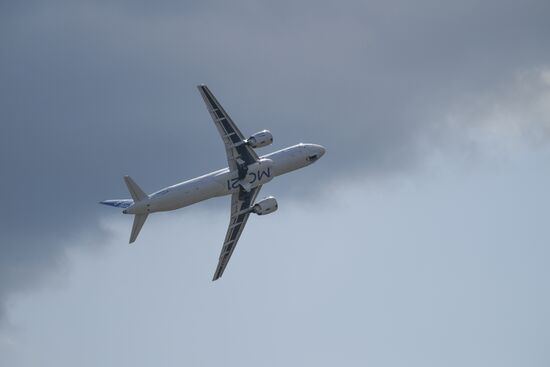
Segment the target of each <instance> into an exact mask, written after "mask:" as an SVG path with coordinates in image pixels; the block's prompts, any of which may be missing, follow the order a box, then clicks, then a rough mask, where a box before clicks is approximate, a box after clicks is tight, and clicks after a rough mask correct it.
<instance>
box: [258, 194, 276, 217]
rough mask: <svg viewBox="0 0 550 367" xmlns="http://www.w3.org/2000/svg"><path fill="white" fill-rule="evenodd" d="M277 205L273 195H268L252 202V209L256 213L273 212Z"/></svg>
mask: <svg viewBox="0 0 550 367" xmlns="http://www.w3.org/2000/svg"><path fill="white" fill-rule="evenodd" d="M278 207H279V206H278V205H277V200H275V198H274V197H273V196H268V197H266V198H265V199H263V200H260V201H258V202H257V203H256V204H254V206H253V207H252V211H253V212H254V213H256V214H258V215H264V214H270V213H273V212H274V211H275V210H277V208H278Z"/></svg>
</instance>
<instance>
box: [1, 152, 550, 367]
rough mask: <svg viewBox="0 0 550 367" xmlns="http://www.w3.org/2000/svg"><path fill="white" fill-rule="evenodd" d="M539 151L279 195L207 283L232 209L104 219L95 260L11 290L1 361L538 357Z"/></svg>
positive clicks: (541, 276)
mask: <svg viewBox="0 0 550 367" xmlns="http://www.w3.org/2000/svg"><path fill="white" fill-rule="evenodd" d="M548 154H549V152H548V149H547V150H546V151H545V153H544V155H539V154H530V155H525V156H523V157H522V160H521V161H520V162H517V164H514V165H511V166H508V167H506V169H504V170H501V171H500V173H499V175H495V174H493V173H492V172H485V173H481V174H479V173H476V174H471V175H468V174H462V173H457V172H454V173H449V172H444V171H438V172H436V173H435V174H434V172H431V173H430V174H428V175H425V174H421V175H418V174H416V175H411V176H409V177H407V178H405V179H399V180H392V181H391V182H389V184H387V185H375V187H372V186H371V189H369V190H365V189H364V187H365V185H369V181H368V180H365V181H361V182H348V183H347V184H341V185H340V186H339V187H338V190H333V189H328V188H327V189H326V192H325V193H324V194H323V200H317V201H312V202H309V203H303V202H298V201H293V200H287V201H285V202H284V203H281V204H282V205H281V206H280V210H279V211H277V212H275V213H274V214H271V215H269V216H265V217H258V216H253V217H251V219H250V222H249V224H248V226H247V230H246V232H245V233H244V234H243V237H242V240H241V242H240V243H239V246H238V247H237V249H236V250H235V253H234V255H233V258H232V259H231V263H230V264H229V266H228V268H227V271H226V273H225V274H224V277H223V278H222V279H221V280H220V281H218V282H215V283H212V282H211V281H210V279H211V275H212V273H213V271H214V268H215V265H216V261H217V256H218V254H219V251H220V240H221V238H223V234H224V231H225V226H226V224H227V219H228V218H227V213H226V212H223V211H220V210H217V209H215V208H207V207H204V206H199V207H198V208H194V210H192V211H191V210H183V211H179V212H177V213H173V214H158V215H155V216H152V217H151V218H150V219H149V221H148V223H147V224H146V226H145V227H144V229H143V233H142V234H141V236H142V237H141V238H140V240H139V242H138V243H136V244H135V245H134V246H127V245H126V244H125V241H126V239H127V237H128V230H129V227H130V219H129V218H128V217H121V216H117V215H112V216H106V217H104V218H103V220H102V222H101V226H102V228H103V229H104V231H106V232H107V233H109V234H110V236H109V237H108V240H107V241H108V243H109V245H108V246H107V247H106V249H105V252H104V254H103V256H90V253H89V249H90V248H89V247H88V246H86V245H81V246H79V247H78V248H74V247H72V246H71V247H70V248H71V250H70V251H69V255H68V257H69V258H70V263H71V264H72V269H71V272H70V276H68V277H67V279H66V284H65V286H64V288H63V290H62V291H59V290H51V289H49V290H44V291H41V292H34V293H33V294H29V295H26V296H24V297H22V296H19V297H17V298H15V299H14V301H13V307H12V310H11V314H12V318H13V320H14V322H15V323H17V324H18V325H20V331H19V332H18V333H14V334H13V336H12V339H11V345H10V346H5V347H4V350H1V349H0V351H1V352H3V353H0V362H4V364H6V365H20V366H27V365H36V364H37V363H39V361H44V360H48V361H50V360H55V361H56V364H58V365H61V366H63V365H75V364H78V365H82V366H88V365H89V366H97V365H102V366H114V365H118V366H119V365H121V364H131V365H133V366H145V365H150V364H151V361H155V362H156V363H158V364H162V365H163V366H172V365H174V366H175V365H178V366H181V365H182V364H184V365H188V364H189V365H196V364H205V365H216V364H220V363H224V364H226V365H240V366H247V365H254V366H257V365H258V364H261V365H266V366H270V365H290V366H292V365H304V364H314V365H320V366H324V365H331V366H332V365H334V364H335V363H338V362H342V361H344V362H345V364H346V365H352V366H354V365H357V366H359V365H364V364H365V363H371V364H375V365H379V366H402V365H403V364H407V365H409V366H440V365H441V364H442V363H447V364H448V365H450V366H463V365H465V364H469V365H499V366H517V365H518V363H521V361H524V360H525V358H526V357H525V356H529V357H528V359H529V364H530V365H533V366H543V365H545V364H546V362H547V361H548V352H547V348H546V344H545V340H547V339H548V330H550V329H549V326H550V325H549V320H548V317H547V309H548V304H549V302H550V299H549V295H548V292H545V289H546V288H547V282H546V279H548V272H549V269H548V267H547V264H546V261H545V260H546V259H547V258H548V255H549V249H548V246H547V243H548V240H549V239H550V232H549V231H548V229H547V223H546V220H547V219H546V218H547V217H546V216H545V213H546V211H547V207H548V205H549V204H550V203H549V199H550V198H549V197H548V195H545V193H546V191H547V187H548V185H549V184H550V176H549V174H548V170H541V169H540V167H543V166H544V165H545V163H546V162H547V159H548ZM525 181H527V182H529V183H531V184H530V186H529V189H528V190H525V191H522V192H518V187H521V183H522V182H525ZM313 213H314V214H313ZM503 213H506V215H502V214H503ZM525 213H529V215H525ZM86 237H87V236H85V235H84V236H82V237H81V238H80V239H78V240H77V242H79V241H80V240H82V239H85V238H86ZM85 241H86V242H89V240H85ZM0 348H2V347H1V346H0ZM213 350H215V351H216V352H215V353H213V352H212V351H213ZM451 357H452V358H451Z"/></svg>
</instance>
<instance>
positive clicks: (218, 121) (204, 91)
mask: <svg viewBox="0 0 550 367" xmlns="http://www.w3.org/2000/svg"><path fill="white" fill-rule="evenodd" d="M197 88H198V89H199V92H200V93H201V96H202V98H203V99H204V103H206V107H207V108H208V112H210V116H211V117H212V120H213V121H214V124H215V125H216V128H217V129H218V132H219V133H220V135H221V137H222V140H223V143H224V144H225V152H226V154H227V163H228V164H229V169H231V170H232V171H233V170H236V169H239V167H242V166H248V165H249V164H252V163H254V162H257V161H258V160H259V158H258V155H257V154H256V152H255V151H254V149H252V148H251V147H250V146H248V144H246V141H245V140H246V139H245V137H244V135H243V134H242V133H241V131H240V130H239V128H238V127H237V125H235V123H234V122H233V120H231V117H229V114H228V113H227V112H225V110H224V109H223V107H222V106H221V104H220V103H219V102H218V100H217V99H216V97H214V95H213V94H212V92H211V91H210V89H208V87H207V86H206V85H199V86H197Z"/></svg>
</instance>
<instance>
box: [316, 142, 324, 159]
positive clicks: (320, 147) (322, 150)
mask: <svg viewBox="0 0 550 367" xmlns="http://www.w3.org/2000/svg"><path fill="white" fill-rule="evenodd" d="M317 149H319V158H321V157H322V156H323V155H325V152H326V149H325V147H324V146H322V145H318V146H317Z"/></svg>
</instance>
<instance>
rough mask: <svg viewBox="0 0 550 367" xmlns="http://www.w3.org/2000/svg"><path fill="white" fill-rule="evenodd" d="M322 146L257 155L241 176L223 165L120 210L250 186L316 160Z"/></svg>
mask: <svg viewBox="0 0 550 367" xmlns="http://www.w3.org/2000/svg"><path fill="white" fill-rule="evenodd" d="M324 153H325V149H324V148H323V147H322V146H320V145H317V144H297V145H294V146H291V147H288V148H285V149H281V150H278V151H276V152H273V153H270V154H267V155H264V156H262V157H260V160H259V161H258V162H256V163H253V164H251V165H250V166H248V171H247V173H246V176H244V178H242V179H239V173H238V172H237V171H232V172H231V171H230V170H229V168H223V169H220V170H217V171H214V172H211V173H208V174H206V175H204V176H200V177H197V178H193V179H191V180H187V181H184V182H181V183H178V184H176V185H173V186H168V187H166V188H164V189H162V190H159V191H157V192H155V193H153V194H151V195H149V197H148V198H145V199H144V200H141V201H139V202H136V203H134V204H132V205H131V206H129V207H128V208H127V209H125V210H124V211H123V213H124V214H149V213H154V212H161V211H169V210H174V209H179V208H183V207H185V206H189V205H192V204H195V203H198V202H200V201H203V200H207V199H210V198H213V197H218V196H224V195H231V194H233V193H235V192H237V191H239V189H240V187H245V188H246V189H248V190H250V189H252V188H254V187H256V186H259V185H263V184H265V183H267V182H269V181H271V180H272V179H273V178H274V177H276V176H280V175H283V174H285V173H288V172H290V171H294V170H297V169H300V168H303V167H306V166H308V165H310V164H312V163H313V162H315V161H317V160H318V159H319V158H321V156H322V155H323V154H324Z"/></svg>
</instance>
